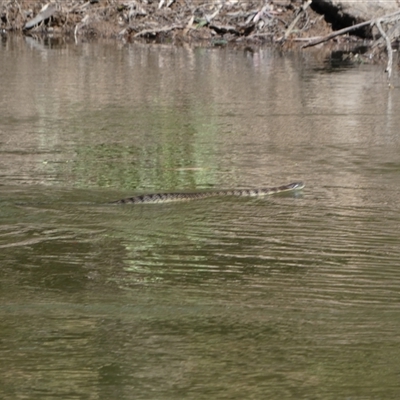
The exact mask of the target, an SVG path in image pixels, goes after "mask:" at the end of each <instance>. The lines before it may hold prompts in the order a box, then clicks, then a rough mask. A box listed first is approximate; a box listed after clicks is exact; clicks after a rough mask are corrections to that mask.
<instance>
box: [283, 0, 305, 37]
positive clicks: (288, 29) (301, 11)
mask: <svg viewBox="0 0 400 400" xmlns="http://www.w3.org/2000/svg"><path fill="white" fill-rule="evenodd" d="M311 3H312V0H308V1H307V3H304V4H303V5H302V6H301V10H300V11H299V13H298V14H297V16H296V18H295V19H294V20H293V21H292V22H291V24H290V25H289V27H288V28H287V29H286V32H285V34H284V35H283V38H281V41H282V42H284V41H285V40H286V39H287V38H288V37H289V35H290V34H291V33H292V30H293V29H294V27H295V26H296V24H297V22H298V21H299V19H300V17H301V15H302V14H303V13H304V12H306V10H307V8H308V7H309V5H310V4H311Z"/></svg>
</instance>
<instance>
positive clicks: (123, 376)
mask: <svg viewBox="0 0 400 400" xmlns="http://www.w3.org/2000/svg"><path fill="white" fill-rule="evenodd" d="M0 52H1V54H0V70H1V71H2V74H1V75H0V87H1V94H0V185H1V189H2V190H1V193H2V195H1V198H0V203H1V207H0V265H1V289H0V297H1V303H0V304H1V305H0V323H1V325H0V327H1V328H0V329H1V338H2V340H1V342H0V355H1V359H2V363H1V367H0V375H1V382H2V383H1V385H0V393H1V394H2V395H3V397H5V398H21V399H22V398H30V399H44V398H59V397H62V398H71V399H78V398H79V399H82V398H90V399H92V398H93V399H95V398H96V399H97V398H117V397H118V398H121V399H133V398H134V399H182V398H187V399H203V398H204V399H209V398H218V399H225V398H226V399H236V398H237V399H260V398H279V399H282V398H287V399H290V398H293V399H299V398H307V399H309V398H314V399H330V398H331V399H337V398H353V399H361V398H362V399H367V398H385V399H389V398H398V395H400V385H399V374H400V367H399V363H398V359H399V357H400V351H399V349H400V346H399V342H400V339H399V335H398V332H399V330H400V303H399V301H400V271H399V262H398V260H399V259H400V238H399V232H400V229H399V228H400V217H399V215H400V213H399V211H400V206H399V201H398V199H399V195H400V186H399V182H400V180H399V175H400V162H399V158H398V154H399V152H400V139H399V134H398V132H399V126H400V116H399V113H398V112H397V110H398V109H399V107H400V92H399V89H398V87H397V86H399V85H397V83H396V82H398V77H395V79H394V86H395V88H394V89H392V90H388V88H387V84H386V82H385V77H384V75H383V68H382V67H380V66H368V65H349V64H347V65H346V64H341V63H339V64H338V63H337V62H336V61H335V63H333V62H330V60H329V59H326V58H324V57H321V55H320V54H319V53H313V52H304V53H287V54H280V53H279V52H276V51H273V50H270V49H267V48H260V49H258V48H256V49H244V50H243V49H241V50H240V49H234V48H218V49H213V48H195V47H173V46H167V45H142V44H126V45H122V44H116V43H114V42H111V43H90V44H89V43H78V44H54V43H41V42H39V41H35V40H34V39H23V38H9V39H7V40H4V41H3V42H2V43H1V50H0ZM298 180H304V181H305V183H306V188H305V189H304V191H303V192H302V193H297V194H292V195H280V196H271V197H268V198H265V199H252V198H242V199H241V198H233V199H231V198H212V199H205V200H201V201H193V202H187V203H170V204H162V205H160V204H158V205H140V206H110V205H108V204H107V202H108V201H112V200H117V199H118V198H122V197H126V196H130V195H134V194H141V193H147V192H157V191H162V192H165V191H185V190H186V191H195V190H212V189H229V188H256V187H266V186H275V185H281V184H286V183H290V182H292V181H298Z"/></svg>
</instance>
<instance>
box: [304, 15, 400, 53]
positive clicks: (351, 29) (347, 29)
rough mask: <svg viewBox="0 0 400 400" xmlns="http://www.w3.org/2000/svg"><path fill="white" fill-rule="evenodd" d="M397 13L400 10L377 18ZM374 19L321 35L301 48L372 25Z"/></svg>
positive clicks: (383, 18)
mask: <svg viewBox="0 0 400 400" xmlns="http://www.w3.org/2000/svg"><path fill="white" fill-rule="evenodd" d="M399 15H400V11H396V12H394V13H392V14H388V15H385V16H383V17H381V18H379V19H380V20H381V21H390V20H391V19H392V17H396V16H399ZM375 21H376V20H375V18H373V19H370V20H369V21H365V22H361V23H359V24H356V25H352V26H349V27H347V28H343V29H340V30H338V31H335V32H332V33H330V34H329V35H326V36H323V37H322V38H320V39H317V40H313V41H311V42H310V43H307V44H305V45H304V46H303V47H302V48H303V49H304V48H306V47H311V46H315V45H317V44H320V43H323V42H326V41H328V40H330V39H333V38H334V37H336V36H340V35H344V34H345V33H347V32H351V31H354V30H356V29H359V28H362V27H364V26H368V25H373V24H375V23H376V22H375Z"/></svg>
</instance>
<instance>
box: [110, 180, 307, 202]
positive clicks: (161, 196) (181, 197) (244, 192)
mask: <svg viewBox="0 0 400 400" xmlns="http://www.w3.org/2000/svg"><path fill="white" fill-rule="evenodd" d="M303 188H304V183H303V182H293V183H289V184H288V185H282V186H276V187H269V188H262V189H234V190H216V191H209V192H193V193H185V192H181V193H150V194H142V195H139V196H133V197H128V198H125V199H121V200H116V201H112V202H110V203H109V204H150V203H169V202H175V201H188V200H199V199H206V198H209V197H217V196H237V197H263V196H269V195H271V194H276V193H284V192H292V191H295V190H301V189H303Z"/></svg>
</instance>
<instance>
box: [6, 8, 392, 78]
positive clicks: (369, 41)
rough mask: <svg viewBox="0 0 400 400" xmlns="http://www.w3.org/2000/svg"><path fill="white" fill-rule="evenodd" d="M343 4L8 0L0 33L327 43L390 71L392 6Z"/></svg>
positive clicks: (175, 40)
mask: <svg viewBox="0 0 400 400" xmlns="http://www.w3.org/2000/svg"><path fill="white" fill-rule="evenodd" d="M342 3H343V2H340V1H334V0H331V1H311V0H308V1H300V0H293V1H290V0H272V1H268V2H265V1H254V2H234V1H227V2H224V3H221V2H218V1H180V0H157V1H151V0H149V1H132V0H130V1H123V0H90V1H84V0H66V1H51V2H47V1H43V0H37V1H32V0H20V1H15V0H9V1H7V2H3V4H2V5H1V6H0V21H1V22H0V23H1V25H0V31H1V33H2V35H7V34H8V33H11V32H19V33H23V34H25V35H29V36H48V37H67V38H68V37H69V38H73V39H74V40H75V41H79V40H88V39H91V38H115V39H117V40H122V41H125V42H131V41H148V40H151V41H156V42H161V43H165V42H168V43H177V44H179V43H202V44H205V45H211V46H223V45H227V44H231V43H233V44H236V45H237V44H239V45H240V44H244V45H249V44H250V45H253V44H260V43H270V44H277V45H279V46H283V47H286V48H287V47H289V48H292V47H309V46H313V45H317V44H320V43H324V44H326V43H328V42H330V43H332V42H333V43H334V45H335V46H336V47H338V46H339V47H340V46H342V47H343V45H345V47H343V48H345V50H346V51H348V52H352V53H354V52H355V53H357V54H359V55H360V57H364V59H363V62H371V60H375V61H377V60H382V59H386V60H387V63H388V65H387V70H388V72H389V77H390V72H391V70H392V66H393V51H394V49H395V48H396V46H398V43H399V36H400V28H399V26H400V22H399V20H400V10H399V8H398V6H396V4H395V3H394V4H393V5H391V6H390V8H389V7H388V6H387V3H386V8H383V7H382V6H380V5H379V4H378V3H377V2H376V3H375V2H371V3H369V4H368V5H364V4H361V5H359V6H357V7H358V8H354V7H353V8H349V7H348V8H344V3H343V4H342ZM388 3H389V2H388ZM377 7H378V8H377ZM379 7H380V8H379ZM387 13H389V14H387ZM349 44H350V46H349ZM392 46H394V47H392ZM386 53H387V55H388V57H382V55H385V54H386Z"/></svg>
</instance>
